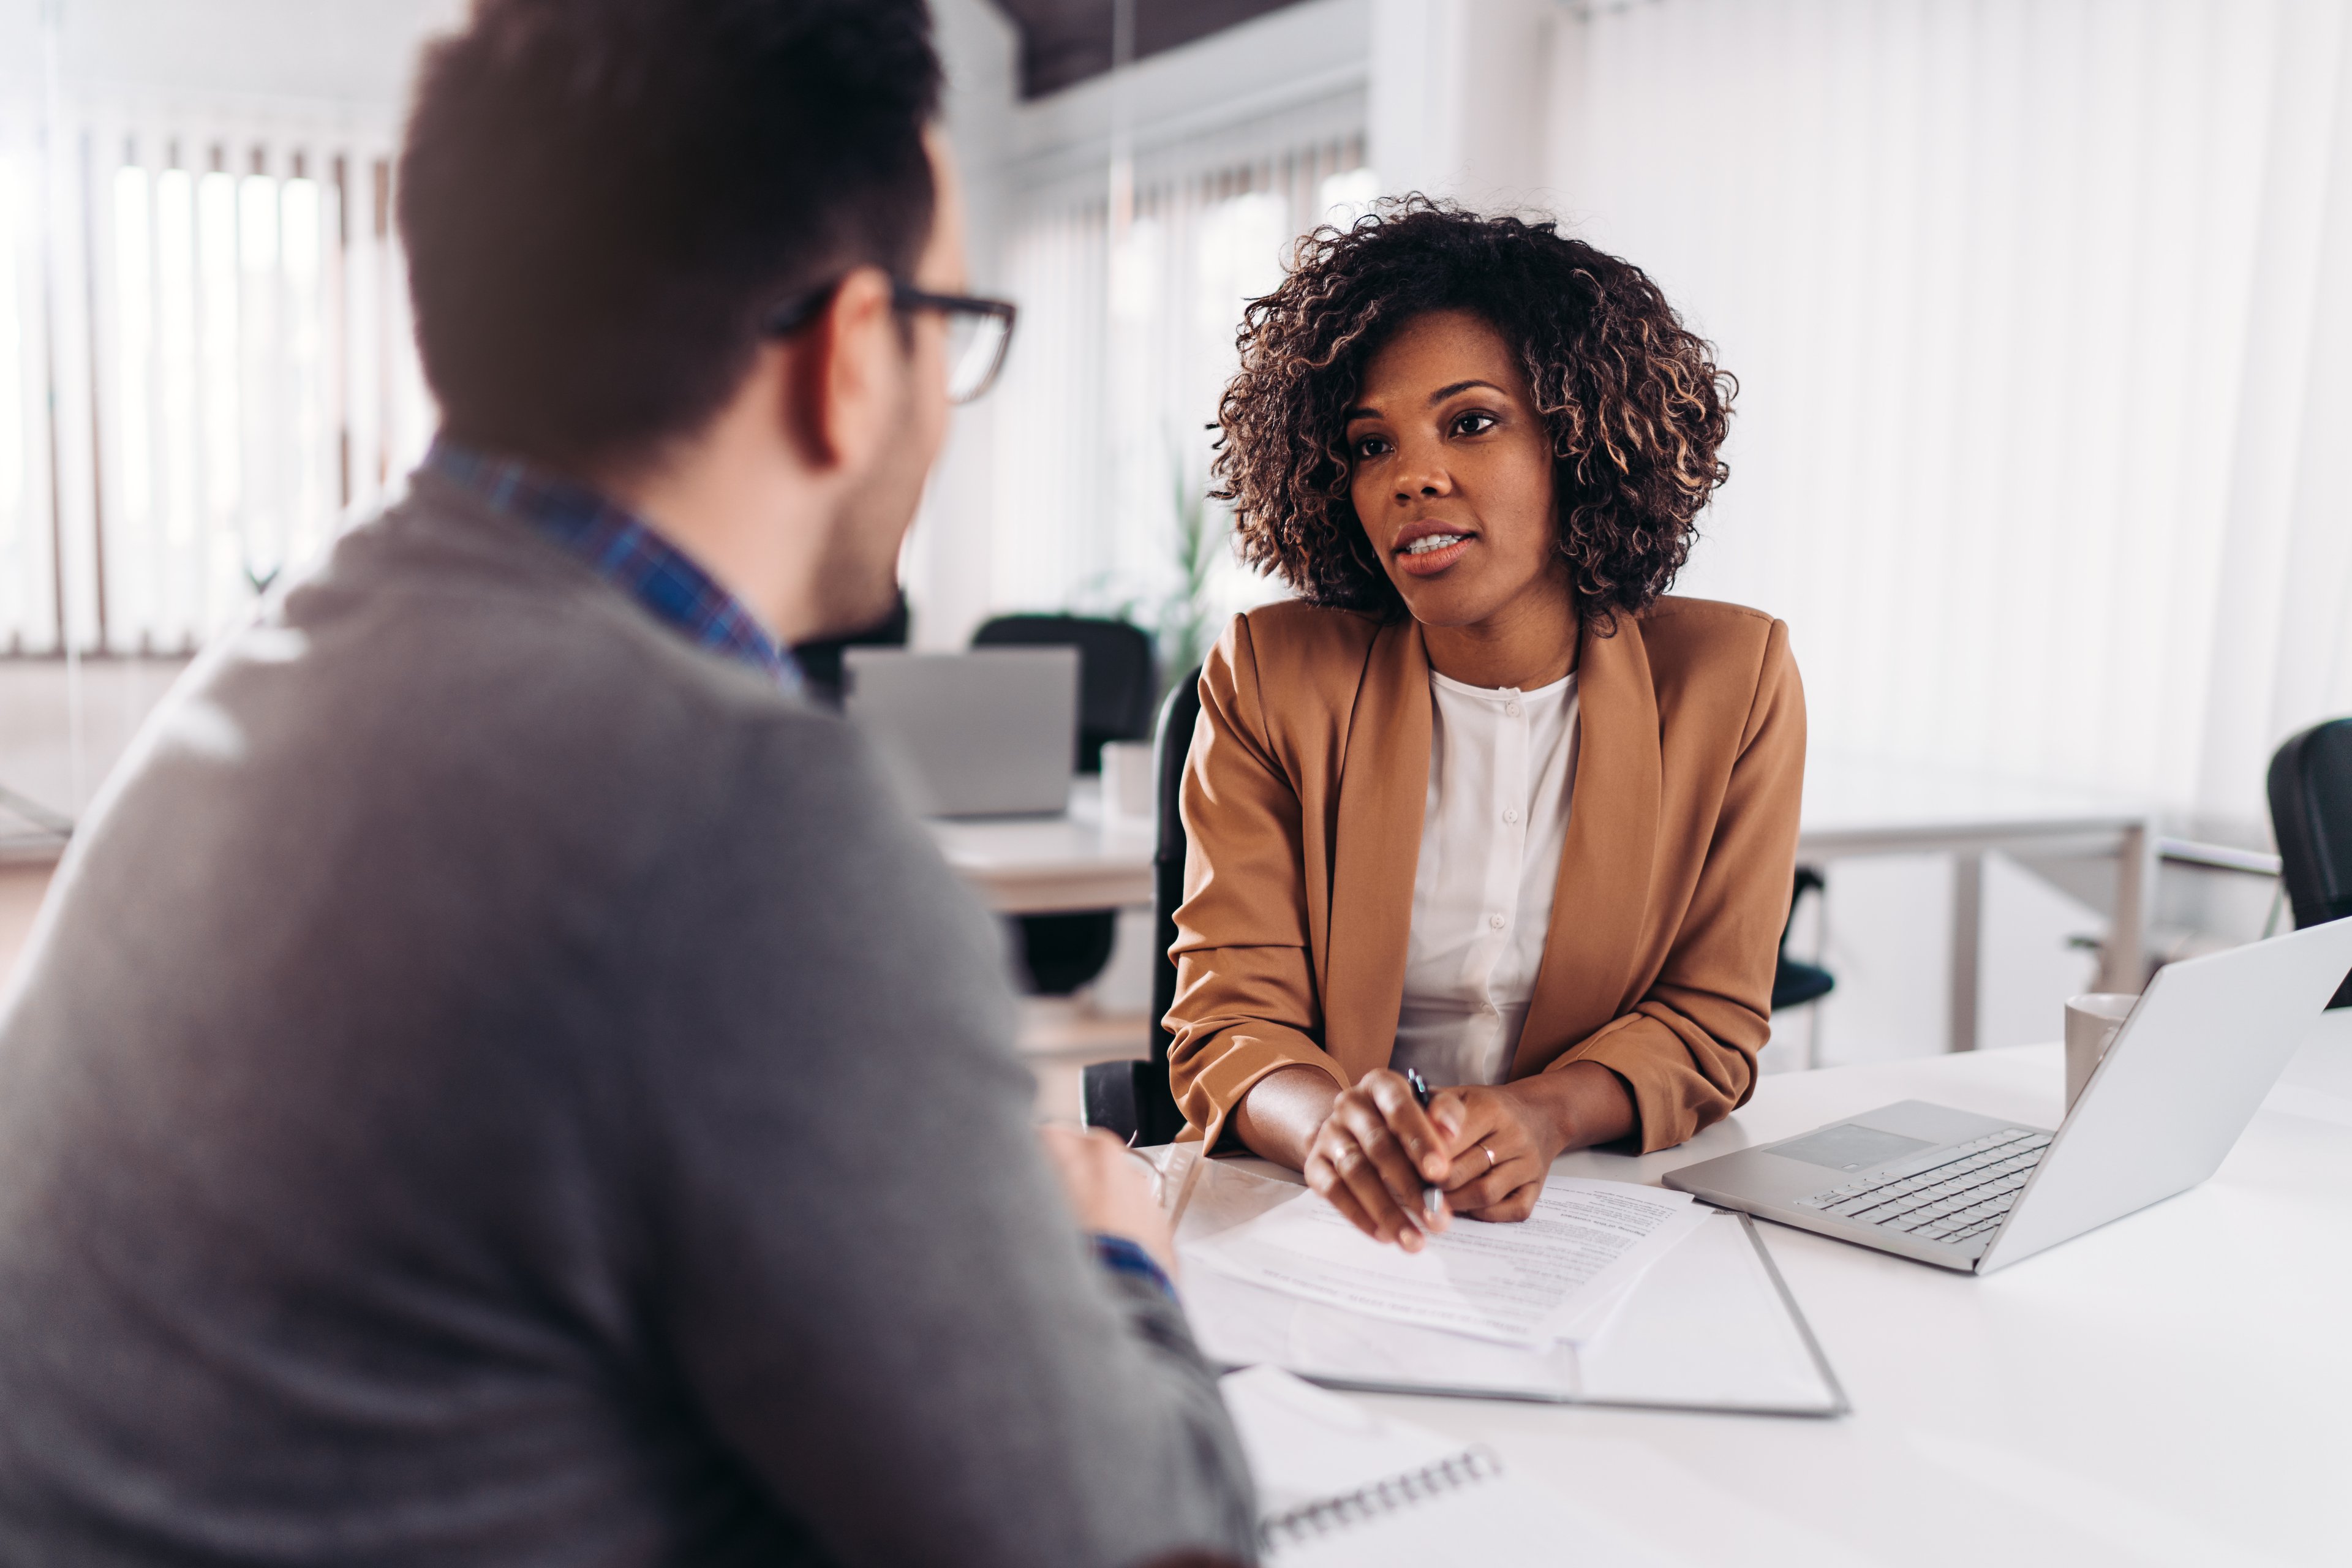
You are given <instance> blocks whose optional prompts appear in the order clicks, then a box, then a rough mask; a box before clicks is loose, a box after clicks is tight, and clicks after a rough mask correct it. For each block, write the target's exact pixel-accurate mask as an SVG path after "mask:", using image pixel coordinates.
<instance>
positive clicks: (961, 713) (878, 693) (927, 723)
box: [842, 647, 1078, 816]
mask: <svg viewBox="0 0 2352 1568" xmlns="http://www.w3.org/2000/svg"><path fill="white" fill-rule="evenodd" d="M842 676H843V688H844V690H843V702H842V707H843V710H844V711H845V712H846V713H847V714H848V716H849V720H850V722H852V723H854V724H856V726H857V727H858V728H859V729H860V730H862V731H865V733H866V738H867V739H868V740H869V741H870V742H873V744H874V746H875V748H876V750H877V751H878V752H880V753H881V755H882V761H883V765H884V766H885V767H886V768H887V769H888V770H889V771H890V773H892V775H893V776H894V778H895V779H896V780H897V782H898V785H899V787H900V788H901V789H902V790H903V791H904V792H905V793H906V795H908V800H909V802H910V803H911V804H912V805H913V806H914V808H915V810H916V812H917V814H918V815H919V816H1054V815H1056V814H1058V813H1060V812H1062V811H1064V810H1066V809H1067V807H1068V805H1069V804H1070V778H1071V771H1072V763H1073V759H1074V757H1075V754H1076V747H1077V734H1078V650H1077V649H1076V648H1074V647H995V648H983V649H981V650H979V651H977V652H973V653H909V652H908V651H907V650H905V649H904V648H883V647H852V648H847V649H845V650H844V651H843V654H842Z"/></svg>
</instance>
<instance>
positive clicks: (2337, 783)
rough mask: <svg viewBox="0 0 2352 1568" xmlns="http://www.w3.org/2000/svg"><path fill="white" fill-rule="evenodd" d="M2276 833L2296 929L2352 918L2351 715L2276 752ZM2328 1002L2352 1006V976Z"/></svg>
mask: <svg viewBox="0 0 2352 1568" xmlns="http://www.w3.org/2000/svg"><path fill="white" fill-rule="evenodd" d="M2269 784H2270V804H2271V832H2272V834H2273V836H2274V837H2276V838H2277V839H2278V847H2279V879H2280V881H2281V882H2282V883H2283V884H2284V891H2285V894H2286V900H2287V903H2288V906H2289V907H2290V908H2292V909H2293V910H2294V924H2295V929H2296V930H2298V931H2301V930H2303V929H2305V927H2309V926H2315V925H2324V924H2326V922H2327V921H2334V920H2342V919H2344V918H2345V917H2347V916H2352V719H2330V720H2329V721H2327V722H2326V723H2324V724H2315V725H2313V726H2312V727H2311V728H2310V729H2308V730H2305V731H2303V733H2301V734H2299V735H2295V736H2294V737H2292V738H2290V739H2289V740H2288V741H2287V742H2286V744H2284V745H2283V746H2281V747H2280V748H2279V749H2278V752H2277V754H2275V755H2274V756H2273V757H2272V758H2271V771H2270V780H2269ZM2327 1005H2329V1006H2330V1007H2352V974H2347V975H2346V976H2345V977H2344V984H2342V985H2341V986H2339V987H2338V988H2337V989H2336V995H2335V997H2334V998H2333V999H2332V1000H2331V1001H2329V1003H2328V1004H2327Z"/></svg>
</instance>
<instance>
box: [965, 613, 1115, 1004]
mask: <svg viewBox="0 0 2352 1568" xmlns="http://www.w3.org/2000/svg"><path fill="white" fill-rule="evenodd" d="M971 646H972V647H1075V648H1076V649H1077V650H1078V734H1077V753H1076V760H1075V764H1074V765H1075V766H1076V770H1077V771H1078V772H1079V773H1100V772H1102V749H1103V744H1104V742H1108V741H1137V740H1141V739H1142V738H1143V737H1144V736H1146V735H1148V734H1150V732H1151V693H1152V689H1153V682H1154V680H1155V679H1157V676H1158V671H1157V669H1156V668H1154V661H1153V658H1152V654H1151V638H1150V637H1148V636H1146V635H1145V634H1144V632H1143V631H1142V629H1141V628H1139V627H1137V626H1130V625H1129V624H1128V623H1127V622H1125V621H1107V620H1095V619H1091V618H1088V617H1087V616H998V617H997V618H996V619H994V620H992V621H989V622H986V623H985V624H983V625H982V626H981V628H980V630H978V631H977V632H974V633H973V634H972V637H971ZM1013 931H1014V936H1015V941H1016V942H1018V944H1019V946H1020V949H1021V964H1022V967H1023V968H1024V970H1026V971H1027V972H1028V975H1029V985H1030V988H1031V989H1032V990H1034V991H1035V992H1036V993H1037V994H1039V995H1043V996H1067V995H1068V994H1070V993H1071V992H1073V991H1076V989H1077V988H1078V987H1079V986H1081V985H1084V984H1086V983H1087V981H1089V980H1092V979H1093V978H1094V977H1095V976H1096V975H1097V974H1100V973H1102V972H1103V965H1104V964H1106V963H1109V962H1110V953H1111V948H1112V946H1113V944H1114V943H1115V942H1117V941H1118V910H1076V911H1075V912H1072V913H1067V914H1051V915H1021V916H1018V917H1016V918H1015V920H1014V922H1013Z"/></svg>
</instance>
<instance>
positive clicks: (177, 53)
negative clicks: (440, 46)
mask: <svg viewBox="0 0 2352 1568" xmlns="http://www.w3.org/2000/svg"><path fill="white" fill-rule="evenodd" d="M41 3H42V0H5V4H0V90H6V91H9V92H12V93H14V92H28V91H32V90H34V89H37V84H38V80H39V70H40V58H41V49H40V40H39V26H38V16H39V12H40V7H41ZM60 5H61V10H62V13H63V28H62V37H61V40H60V51H59V59H58V66H59V70H60V73H61V74H62V75H63V77H64V78H65V79H66V80H67V81H68V84H69V85H70V86H71V87H72V88H73V89H75V90H76V91H77V92H84V91H100V92H103V91H106V90H109V89H115V90H119V91H121V92H122V93H124V94H126V95H128V94H133V93H135V94H140V95H142V96H162V97H165V98H168V99H172V100H178V101H206V102H209V101H217V100H247V101H250V100H270V99H277V100H289V101H293V102H299V103H302V104H309V105H315V104H335V105H340V106H343V107H345V108H348V109H349V110H352V112H353V113H354V114H355V115H359V116H363V117H365V118H367V119H369V120H371V121H386V122H388V121H392V120H394V119H396V118H397V117H398V115H399V112H400V110H402V108H403V107H404V103H405V100H406V97H407V91H408V82H409V79H410V74H411V71H412V68H413V67H414V65H415V58H416V47H417V45H418V43H419V42H420V41H421V40H422V39H423V38H424V37H426V36H427V35H428V34H430V33H433V32H436V31H438V30H441V29H443V28H445V27H446V26H450V25H451V24H453V23H454V22H455V21H457V19H458V18H459V17H460V16H462V14H463V12H464V8H465V0H60Z"/></svg>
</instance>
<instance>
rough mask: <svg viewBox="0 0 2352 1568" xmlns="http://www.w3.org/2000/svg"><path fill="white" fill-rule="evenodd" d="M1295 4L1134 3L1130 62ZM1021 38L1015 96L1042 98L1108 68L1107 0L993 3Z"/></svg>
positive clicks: (1278, 0)
mask: <svg viewBox="0 0 2352 1568" xmlns="http://www.w3.org/2000/svg"><path fill="white" fill-rule="evenodd" d="M1296 3H1297V0H1135V58H1137V59H1142V58H1145V57H1146V56H1149V55H1156V54H1158V53H1160V51H1161V50H1162V49H1172V48H1174V47H1177V46H1178V45H1180V44H1189V43H1191V42H1192V40H1193V39H1195V38H1205V37H1208V36H1209V35H1210V34H1212V33H1219V32H1223V30H1224V29H1225V28H1227V27H1230V26H1234V24H1235V23H1237V22H1246V21H1248V20H1249V19H1250V18H1251V17H1253V16H1264V15H1265V13H1266V12H1268V11H1279V10H1281V9H1282V8H1283V7H1284V6H1285V5H1293V4H1296ZM995 5H996V8H997V9H998V10H1000V11H1002V12H1003V13H1004V14H1005V15H1006V16H1009V17H1011V18H1012V19H1013V26H1015V27H1017V28H1018V29H1019V30H1020V33H1021V96H1022V97H1024V98H1042V97H1044V96H1045V94H1047V93H1049V92H1055V91H1059V90H1060V89H1063V88H1066V87H1068V86H1070V85H1071V84H1073V83H1075V82H1081V81H1084V80H1086V79H1087V78H1089V77H1097V76H1100V75H1102V74H1103V73H1104V72H1106V71H1108V70H1109V69H1110V66H1111V33H1110V27H1111V5H1112V0H995Z"/></svg>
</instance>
